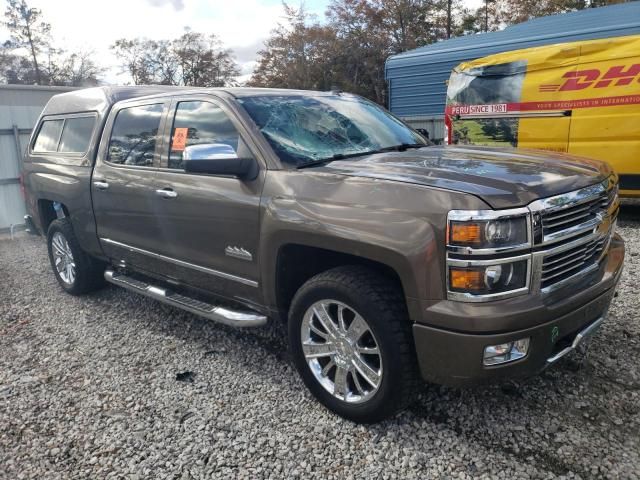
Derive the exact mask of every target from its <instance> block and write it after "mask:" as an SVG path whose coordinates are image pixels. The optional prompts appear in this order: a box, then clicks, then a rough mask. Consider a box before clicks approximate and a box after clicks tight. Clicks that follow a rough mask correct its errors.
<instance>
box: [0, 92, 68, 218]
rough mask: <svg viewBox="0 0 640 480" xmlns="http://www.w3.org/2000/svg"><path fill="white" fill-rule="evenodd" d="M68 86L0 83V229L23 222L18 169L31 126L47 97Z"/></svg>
mask: <svg viewBox="0 0 640 480" xmlns="http://www.w3.org/2000/svg"><path fill="white" fill-rule="evenodd" d="M69 90H72V89H71V88H66V87H40V86H32V85H0V231H7V230H10V229H13V228H15V227H18V226H22V225H23V223H24V220H23V217H24V214H25V206H24V199H23V197H22V193H21V191H20V171H21V163H22V157H23V155H24V152H25V149H26V148H27V145H28V144H29V137H30V135H31V130H32V129H33V127H34V126H35V124H36V122H37V121H38V116H39V115H40V112H41V111H42V109H43V108H44V106H45V105H46V103H47V102H48V101H49V98H51V97H52V96H53V95H55V94H57V93H62V92H66V91H69Z"/></svg>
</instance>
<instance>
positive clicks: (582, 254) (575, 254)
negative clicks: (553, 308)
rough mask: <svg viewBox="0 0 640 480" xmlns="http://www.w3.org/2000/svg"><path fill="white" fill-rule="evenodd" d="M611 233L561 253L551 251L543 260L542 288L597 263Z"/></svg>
mask: <svg viewBox="0 0 640 480" xmlns="http://www.w3.org/2000/svg"><path fill="white" fill-rule="evenodd" d="M608 240H609V235H607V236H605V237H599V238H596V239H593V240H590V241H588V242H586V243H582V244H581V245H578V246H576V247H573V248H569V249H566V250H563V251H562V252H560V253H551V254H550V255H547V256H545V257H544V259H543V261H542V276H541V278H540V280H541V285H540V287H541V288H543V289H544V288H547V287H549V286H551V285H554V284H556V283H558V282H561V281H563V280H566V279H568V278H570V277H572V276H573V275H576V274H578V273H580V272H583V271H584V270H586V269H589V268H590V267H593V266H595V265H597V263H598V260H599V259H600V256H601V254H602V251H603V250H604V248H605V246H606V244H607V242H608Z"/></svg>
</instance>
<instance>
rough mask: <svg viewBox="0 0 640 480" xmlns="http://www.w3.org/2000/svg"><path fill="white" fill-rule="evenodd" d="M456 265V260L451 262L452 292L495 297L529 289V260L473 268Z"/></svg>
mask: <svg viewBox="0 0 640 480" xmlns="http://www.w3.org/2000/svg"><path fill="white" fill-rule="evenodd" d="M456 263H458V262H456V261H455V260H453V261H450V262H449V291H450V292H460V293H468V294H472V295H493V294H496V293H504V292H509V291H512V290H520V289H523V288H526V287H527V279H528V260H519V261H516V262H506V263H495V264H486V265H471V266H463V265H456ZM469 263H471V262H465V261H462V262H460V264H469ZM483 263H484V262H483Z"/></svg>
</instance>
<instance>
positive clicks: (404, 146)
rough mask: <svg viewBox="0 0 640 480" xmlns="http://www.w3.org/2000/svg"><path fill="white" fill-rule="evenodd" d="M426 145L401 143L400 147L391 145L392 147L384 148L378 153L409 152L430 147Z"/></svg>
mask: <svg viewBox="0 0 640 480" xmlns="http://www.w3.org/2000/svg"><path fill="white" fill-rule="evenodd" d="M428 146H429V145H427V144H426V143H401V144H399V145H391V146H390V147H384V148H381V149H379V150H377V151H376V153H381V152H404V151H405V150H409V149H410V148H422V147H428Z"/></svg>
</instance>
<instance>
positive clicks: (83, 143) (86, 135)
mask: <svg viewBox="0 0 640 480" xmlns="http://www.w3.org/2000/svg"><path fill="white" fill-rule="evenodd" d="M95 122H96V118H95V117H93V116H91V117H75V118H67V119H66V120H65V122H64V127H63V129H62V137H61V138H60V147H59V148H58V151H59V152H63V153H85V152H86V151H87V149H88V148H89V142H90V141H91V134H92V133H93V126H94V124H95Z"/></svg>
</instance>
